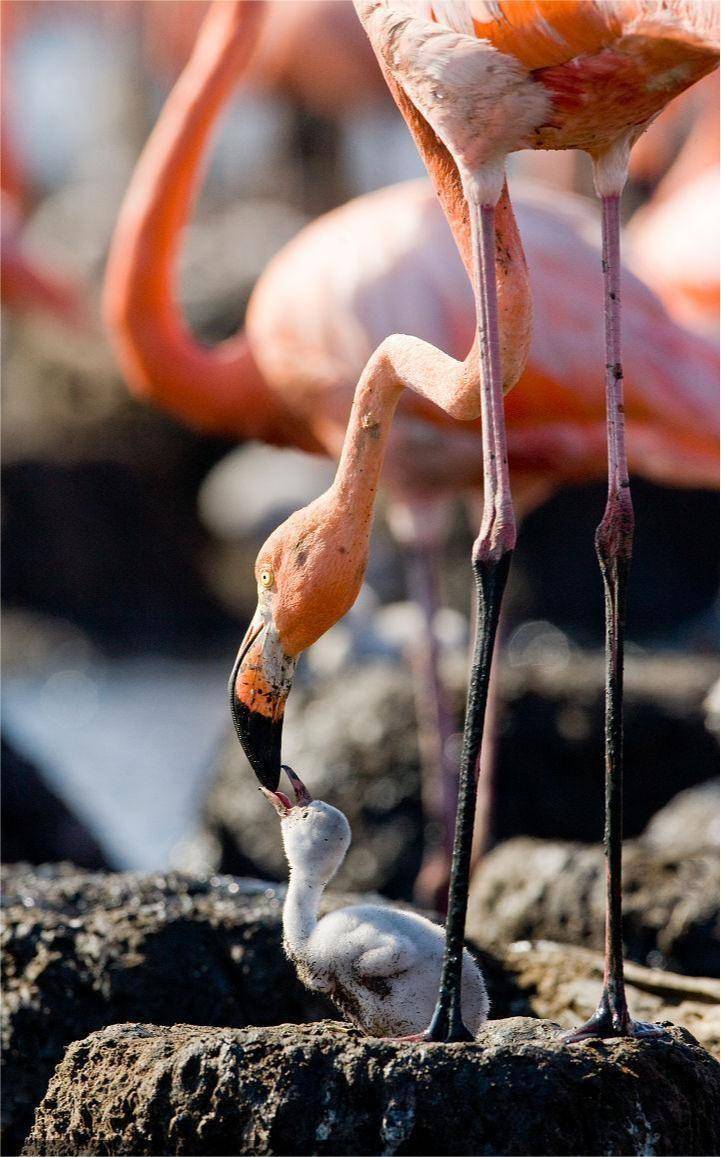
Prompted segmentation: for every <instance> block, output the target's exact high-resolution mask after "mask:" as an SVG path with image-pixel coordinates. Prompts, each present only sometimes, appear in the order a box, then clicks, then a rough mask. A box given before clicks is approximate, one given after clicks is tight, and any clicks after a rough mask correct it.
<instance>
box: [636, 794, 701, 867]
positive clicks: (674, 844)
mask: <svg viewBox="0 0 721 1157" xmlns="http://www.w3.org/2000/svg"><path fill="white" fill-rule="evenodd" d="M643 838H644V840H645V841H646V843H648V844H652V845H653V846H654V847H657V848H667V849H668V848H673V849H674V851H676V852H680V851H681V850H682V849H683V850H686V851H687V852H688V853H689V854H691V855H693V854H695V853H696V852H697V851H698V849H699V848H705V847H708V848H715V849H716V850H717V851H718V846H719V781H718V779H711V780H709V781H708V783H701V784H699V785H698V787H690V788H688V789H687V790H686V791H681V792H679V794H678V795H677V796H674V798H673V799H672V800H671V802H670V803H668V804H666V807H664V808H661V811H659V812H656V815H655V816H654V817H653V819H652V820H651V822H650V823H649V824H648V826H647V828H646V830H645V832H644V833H643Z"/></svg>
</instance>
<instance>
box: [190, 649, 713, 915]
mask: <svg viewBox="0 0 721 1157" xmlns="http://www.w3.org/2000/svg"><path fill="white" fill-rule="evenodd" d="M627 667H628V670H627V687H628V694H627V703H626V731H625V745H626V753H627V762H628V766H629V768H632V769H633V770H632V773H631V772H629V775H628V776H627V781H628V782H627V790H626V811H625V830H626V832H627V834H628V835H629V836H634V835H637V834H638V833H639V832H641V831H642V829H643V828H644V826H645V825H646V823H647V822H648V820H649V819H650V817H651V816H652V815H653V814H654V812H655V811H657V810H658V809H659V808H660V807H662V806H663V805H664V804H666V803H667V802H668V801H669V800H670V799H671V798H672V797H673V796H674V795H675V794H676V793H677V792H678V791H679V789H680V788H682V787H686V786H689V785H691V784H693V783H697V782H698V781H699V780H701V779H703V778H705V777H706V778H707V777H710V776H712V775H715V774H716V768H717V765H718V745H717V742H716V740H715V739H714V738H713V736H711V735H709V733H708V732H707V730H706V727H705V724H704V713H703V701H704V696H705V695H706V693H707V691H708V688H709V686H710V684H711V682H712V680H713V678H714V671H715V664H714V663H713V662H707V661H703V660H697V661H694V662H693V663H692V662H689V661H688V660H685V659H682V658H678V657H667V656H664V658H663V660H661V661H659V660H655V659H638V658H634V657H632V658H631V659H630V660H629V662H628V665H627ZM447 674H448V676H449V679H450V682H449V690H450V691H451V693H452V695H453V697H454V702H455V704H456V708H457V711H458V721H459V728H460V726H461V721H462V713H463V704H464V698H465V682H464V681H465V676H466V667H465V662H459V663H457V664H455V663H454V664H449V666H448V669H447ZM602 678H603V661H602V657H601V655H600V654H592V655H581V654H576V655H571V657H570V659H569V660H568V663H567V665H566V666H565V667H564V668H563V669H559V670H554V671H549V670H548V669H547V666H545V665H543V664H533V663H524V664H522V665H520V666H516V667H511V666H508V667H507V668H506V669H505V671H504V672H503V678H502V695H503V699H504V701H505V707H504V710H503V713H502V716H501V720H500V735H499V745H498V772H497V776H498V785H499V788H498V797H497V808H496V813H497V816H496V830H497V833H498V836H499V838H501V839H505V838H508V837H510V836H513V835H518V834H521V833H522V834H527V835H536V836H542V837H544V838H558V839H579V840H589V841H595V840H599V839H600V838H601V834H602V817H603V766H602V761H603V689H602ZM284 756H285V758H286V759H287V761H288V762H289V763H290V764H291V765H294V766H297V768H298V770H299V771H300V772H301V774H302V775H303V777H304V779H306V780H307V782H308V784H309V786H310V788H311V791H313V793H314V794H315V795H317V796H319V797H320V798H324V799H328V800H329V801H331V802H332V803H334V804H335V805H337V806H338V807H340V808H342V809H343V811H345V812H346V814H347V815H348V818H349V820H350V824H351V828H352V830H353V833H354V844H353V848H352V849H351V853H350V855H349V857H348V859H347V861H346V863H345V865H344V867H343V869H342V875H341V876H340V877H339V882H340V886H341V887H344V888H349V889H354V890H356V889H358V890H364V889H366V888H370V887H373V888H377V889H378V890H379V891H381V892H383V893H384V894H386V895H389V896H395V897H403V898H409V897H410V896H411V893H412V887H413V882H414V879H415V876H416V873H417V871H418V867H419V864H420V858H421V843H422V835H423V817H422V813H421V802H420V789H419V770H418V743H417V736H416V724H415V712H414V706H413V694H412V689H411V683H410V676H409V674H408V672H407V670H406V669H405V668H404V667H403V666H401V665H399V664H394V663H390V662H387V661H386V662H381V661H378V662H373V663H366V664H363V665H362V666H358V667H356V668H355V669H353V668H351V667H349V668H347V669H345V670H344V671H343V673H342V674H341V675H340V676H339V675H334V676H333V677H332V678H330V679H327V680H325V681H321V682H320V683H319V684H318V685H317V686H316V687H315V688H313V689H312V690H310V689H308V688H307V687H302V686H301V685H300V683H298V685H297V686H296V687H295V688H294V691H293V695H292V696H291V697H290V700H289V703H288V708H287V712H286V723H285V729H284ZM186 855H187V859H186V860H185V861H184V862H182V863H181V866H182V867H187V868H188V869H189V870H191V871H194V872H197V871H206V872H207V871H224V872H234V873H239V874H254V875H261V876H270V877H271V878H275V879H278V878H281V877H282V876H283V875H284V872H285V864H284V861H283V854H282V848H281V846H280V841H279V840H278V839H277V822H276V817H275V815H274V814H273V812H272V810H271V809H270V808H268V807H267V805H266V803H265V801H264V800H263V799H262V797H261V796H260V794H259V793H258V791H257V790H256V782H255V777H254V775H253V773H252V771H251V769H250V767H249V766H248V764H247V762H246V760H245V757H244V756H243V754H242V752H241V751H240V749H239V747H238V744H237V743H236V742H235V740H234V738H232V739H231V740H230V741H229V743H228V745H227V747H226V749H225V751H224V754H223V756H222V757H221V759H220V763H219V769H218V772H217V778H216V781H215V784H214V786H213V787H212V789H211V791H210V795H209V797H208V799H207V802H206V806H205V822H204V826H203V829H202V831H201V833H200V834H199V836H198V838H197V839H195V840H193V841H191V842H190V843H189V845H188V847H187V851H186ZM544 934H546V933H544ZM547 934H548V935H549V936H555V933H554V932H551V931H550V930H549V931H548V933H547Z"/></svg>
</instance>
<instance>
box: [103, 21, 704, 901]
mask: <svg viewBox="0 0 721 1157" xmlns="http://www.w3.org/2000/svg"><path fill="white" fill-rule="evenodd" d="M244 21H245V23H244ZM249 22H253V23H249ZM258 28H259V25H258V24H257V23H255V15H254V6H253V7H252V8H251V6H248V5H245V4H239V5H228V4H225V5H222V6H220V7H219V9H215V10H211V12H210V13H209V14H208V17H207V24H206V31H205V34H204V38H201V39H200V40H199V41H198V43H197V45H196V48H195V51H194V53H193V55H192V57H191V60H190V61H189V63H188V65H187V67H186V70H185V72H184V74H183V77H181V79H180V80H179V81H178V84H177V86H176V88H175V89H174V91H173V93H172V94H171V97H170V98H169V101H168V103H167V104H166V106H165V108H164V110H163V112H162V113H161V116H160V119H159V121H158V123H157V125H156V127H155V130H154V132H153V134H152V136H151V138H150V140H149V141H148V144H147V146H146V148H145V150H144V153H143V156H142V158H141V161H140V163H139V165H138V167H137V169H136V172H135V174H134V176H133V178H132V181H131V184H130V187H129V189H128V191H127V194H126V197H125V201H124V204H123V208H122V210H121V213H120V217H119V219H118V223H117V227H116V230H115V236H114V240H113V244H112V246H111V251H110V258H109V262H108V267H107V272H106V280H105V294H104V296H105V315H106V321H107V324H108V329H109V333H110V337H111V340H112V342H113V345H114V348H115V351H116V354H117V356H118V359H119V361H120V364H121V366H122V368H123V371H124V373H125V376H126V379H127V380H128V382H129V384H130V386H131V388H132V389H133V390H134V391H135V392H136V393H137V394H139V395H140V396H142V397H144V398H146V399H148V400H151V401H153V402H155V403H156V404H158V405H160V406H163V407H165V408H166V409H169V410H170V411H171V412H173V413H175V414H176V415H177V416H178V417H180V418H182V419H183V420H184V421H186V422H188V423H190V424H192V425H196V426H198V427H200V428H202V429H205V430H209V431H212V432H215V433H221V434H226V435H231V436H235V437H241V438H247V437H255V438H259V439H262V440H264V441H267V442H271V443H275V444H278V445H294V446H299V447H301V448H304V449H307V450H312V451H316V452H323V453H326V454H328V455H330V456H331V457H334V458H337V457H338V455H339V454H340V451H341V448H342V443H343V437H344V433H345V428H346V424H347V419H348V412H349V408H350V404H351V400H352V395H353V388H354V384H355V382H356V381H357V379H358V376H359V375H360V372H361V370H362V367H363V365H364V364H365V362H366V361H367V360H368V359H369V358H370V356H371V354H372V352H373V350H374V349H375V348H376V346H377V345H378V344H379V343H380V342H381V341H382V340H383V338H385V337H387V336H388V335H389V334H390V333H391V332H394V331H397V330H405V329H414V330H415V332H416V333H418V334H419V336H421V337H422V338H424V339H425V340H426V341H428V342H431V343H433V344H434V345H437V346H441V347H443V348H445V349H448V350H449V352H450V353H452V354H453V355H454V356H458V357H460V356H461V355H462V352H463V351H464V350H465V349H467V348H468V345H469V344H470V342H471V340H472V336H473V332H474V325H475V322H474V305H473V294H472V292H471V289H470V286H469V284H468V279H467V277H466V274H465V271H464V268H463V265H462V264H461V262H460V261H459V259H458V255H457V252H456V250H455V247H454V244H453V239H452V235H451V233H450V232H449V230H448V228H447V225H446V223H445V219H444V217H443V215H442V213H441V211H440V209H439V207H438V205H437V202H436V199H435V196H434V194H433V191H432V189H431V187H430V186H429V184H428V183H427V182H425V181H421V182H409V183H406V184H404V185H400V186H396V187H394V188H392V189H388V190H383V191H381V192H379V193H376V194H371V195H368V196H366V197H362V198H358V199H356V200H355V201H352V202H351V203H350V204H348V205H346V206H344V207H343V208H341V209H339V210H337V211H335V212H333V213H330V214H327V215H325V216H324V217H322V218H321V219H319V220H318V221H317V222H315V223H314V224H313V225H311V226H309V227H308V228H306V229H305V230H303V231H302V232H301V234H300V235H299V236H298V237H297V238H296V239H295V240H294V241H293V242H291V243H290V244H289V245H287V246H286V247H285V248H284V249H283V250H282V252H281V253H280V254H278V255H277V256H276V258H274V259H273V261H271V263H270V265H269V266H268V268H267V269H266V271H265V272H264V274H263V275H262V277H261V278H260V280H259V282H258V284H257V286H256V288H255V290H254V292H253V295H252V298H251V302H250V306H249V309H248V314H247V319H246V329H245V331H244V332H243V333H241V334H239V335H236V336H235V337H233V338H231V339H229V340H228V341H226V342H224V343H222V344H221V345H220V346H218V347H216V348H215V349H214V350H212V349H208V348H207V347H204V346H202V345H200V343H198V342H196V341H195V340H194V339H193V338H192V335H191V334H190V333H189V332H188V330H187V327H186V326H185V324H184V322H183V320H182V317H181V315H180V312H179V309H178V306H177V303H176V300H175V296H174V290H173V284H174V269H175V262H176V258H177V251H178V248H179V245H180V238H181V234H182V229H183V226H184V224H185V222H186V220H187V218H188V216H189V214H190V209H191V202H192V196H193V192H194V189H195V186H196V184H197V180H198V170H199V167H200V162H201V158H202V155H203V151H204V149H205V148H207V142H208V138H209V136H210V132H211V130H212V127H213V124H214V123H215V120H216V118H217V116H218V115H219V112H220V110H221V108H222V107H223V106H224V103H225V101H226V100H227V98H228V95H229V93H230V91H231V89H232V87H233V84H234V83H235V82H236V80H237V77H238V75H239V73H240V72H241V71H242V69H243V66H244V63H245V62H247V60H248V59H249V58H250V54H251V52H252V44H251V43H249V34H250V31H251V30H255V31H257V30H258ZM211 33H212V35H211ZM520 220H521V224H522V227H523V230H524V232H525V233H526V238H527V245H528V247H529V252H530V255H531V281H532V288H533V291H534V296H535V298H536V301H537V306H536V310H537V314H539V313H540V318H541V325H538V326H537V327H536V336H535V338H534V344H533V345H532V347H531V355H530V363H529V367H528V370H527V371H526V372H525V374H524V377H523V379H522V388H521V389H520V390H518V391H515V392H514V393H512V394H511V395H509V398H508V403H507V404H508V422H509V448H510V462H511V468H512V473H513V478H514V491H515V494H516V501H517V503H518V502H519V500H520V504H521V506H522V508H523V512H525V511H527V510H529V509H531V508H532V507H533V506H534V505H536V504H537V503H538V502H539V501H541V500H542V499H543V498H545V497H546V496H547V495H548V494H549V493H550V491H551V490H552V489H553V487H554V486H559V485H563V484H564V482H572V481H579V480H584V479H586V478H589V477H597V476H599V475H600V474H601V472H602V470H603V468H604V463H605V457H604V455H605V441H604V429H603V411H602V407H599V398H598V392H597V390H596V382H595V378H594V376H593V374H592V373H591V372H590V370H589V359H588V352H587V351H588V348H589V347H590V346H592V347H596V348H598V349H599V350H600V349H601V348H602V335H601V331H600V327H599V326H598V324H597V319H596V318H595V317H594V314H593V310H592V303H593V297H594V294H595V293H596V290H597V287H596V284H595V278H596V267H597V265H598V251H597V247H596V246H595V245H594V244H593V243H591V242H590V241H589V240H587V235H589V234H590V233H592V231H593V228H594V223H593V221H592V220H590V219H589V215H588V212H587V211H586V209H585V206H584V205H583V203H582V202H581V201H580V200H579V199H574V198H571V197H566V198H565V199H564V198H558V197H557V196H555V195H554V196H553V204H551V202H550V200H549V197H548V196H547V195H544V194H543V193H542V192H541V191H540V190H537V191H535V192H532V191H530V190H527V191H526V193H525V194H524V196H523V197H522V198H521V201H520ZM381 238H382V239H384V245H383V246H382V247H381V246H380V245H379V239H381ZM299 286H302V287H303V291H302V292H300V293H299V292H298V287H299ZM624 289H625V292H626V294H627V307H628V310H629V317H630V322H631V335H630V337H631V342H630V350H629V354H630V360H629V369H630V374H629V398H628V420H629V422H630V424H631V426H632V428H633V430H634V443H633V451H634V453H633V457H632V465H633V467H634V469H635V470H636V471H637V472H639V473H644V474H646V475H648V476H650V477H653V478H656V479H658V480H661V481H666V482H671V483H674V484H679V485H687V484H691V485H693V484H699V485H706V484H709V485H715V481H716V478H715V471H716V442H715V438H714V436H713V430H714V429H715V417H714V405H715V392H716V391H715V379H716V363H715V359H714V355H713V351H712V349H711V348H710V347H709V346H708V345H706V344H705V343H704V342H703V341H701V340H700V339H694V338H688V337H687V335H685V334H684V333H683V331H682V330H680V329H678V327H675V326H673V325H672V324H671V323H670V322H669V321H668V319H667V318H666V316H665V315H664V313H663V310H662V309H661V308H660V306H659V305H658V303H657V302H656V301H655V299H654V298H653V296H652V295H651V294H650V293H649V292H648V291H647V290H645V289H644V288H643V287H642V286H641V285H640V284H639V283H638V282H637V281H635V280H634V279H631V278H630V279H629V280H628V283H627V284H625V286H624ZM502 291H503V285H502ZM559 315H560V316H563V317H564V318H566V319H567V322H568V324H567V325H566V326H565V327H564V328H563V329H562V330H561V331H560V333H559V334H558V335H557V336H554V337H553V338H552V339H551V338H549V333H550V330H551V328H552V322H553V321H554V320H555V319H556V318H557V317H558V316H559ZM546 319H547V320H546ZM682 369H683V376H682V374H681V370H682ZM681 381H685V383H686V386H685V390H682V389H681V388H680V386H679V382H681ZM478 447H479V441H478V433H477V430H474V429H467V428H465V427H462V426H460V425H459V424H458V423H456V422H451V421H449V420H448V419H447V418H446V415H445V414H444V413H443V412H442V411H441V410H439V409H437V408H436V407H432V406H429V405H427V404H423V403H422V402H421V401H420V400H419V399H415V398H413V399H411V398H406V397H404V398H402V399H401V404H400V412H399V414H398V417H397V419H396V422H395V425H394V429H393V431H392V433H391V438H390V447H389V453H388V462H387V466H386V471H385V482H386V484H387V485H388V487H389V489H390V491H391V494H392V495H393V499H394V504H395V510H394V511H393V513H394V514H395V515H396V516H395V517H393V523H394V526H395V528H396V531H397V533H398V534H399V535H400V536H401V537H402V538H403V540H404V546H405V550H406V554H407V557H408V558H409V559H410V566H409V578H411V579H413V578H415V585H422V586H424V587H425V589H426V591H428V592H430V594H431V596H432V597H426V598H425V600H423V602H422V605H423V607H424V611H425V614H426V618H427V619H428V620H431V619H432V618H433V611H434V602H433V596H434V595H435V592H434V582H433V569H432V565H431V560H432V558H433V556H434V554H435V553H436V552H437V550H438V548H439V545H440V542H441V540H442V535H443V532H444V525H445V519H446V496H449V497H450V496H452V495H455V494H457V493H458V492H459V491H462V490H464V489H465V488H467V487H470V488H472V489H474V490H475V491H476V492H477V491H478V489H479V487H480V485H481V483H482V467H481V462H480V456H479V454H478ZM392 510H393V508H392ZM398 511H400V512H401V515H402V517H398V516H397V514H398ZM429 647H430V644H427V646H426V649H425V650H426V655H427V654H428V650H429ZM431 658H432V655H431ZM426 679H427V685H426V686H424V688H423V689H422V691H421V694H422V695H423V698H424V699H425V700H426V701H427V702H429V703H430V704H431V712H432V714H433V716H434V717H435V719H436V721H437V726H438V730H439V732H440V739H439V741H438V749H439V751H440V752H444V753H446V760H445V766H444V775H443V776H442V782H443V783H444V784H445V790H444V792H443V794H442V795H440V793H439V792H438V789H437V787H434V785H433V784H431V785H430V787H427V788H426V787H424V797H425V799H424V803H425V806H426V809H427V810H428V811H429V812H430V814H431V815H432V817H433V818H434V819H435V820H436V821H437V822H438V823H439V826H442V827H443V828H444V829H445V833H446V838H445V846H446V848H447V847H448V845H449V844H450V840H451V837H452V819H453V812H454V810H455V792H454V790H453V788H454V776H455V767H453V766H451V765H450V763H449V760H448V753H449V751H450V745H449V744H447V738H448V735H449V733H450V731H451V729H452V728H453V721H452V719H451V718H450V716H449V714H448V711H447V708H446V707H445V704H444V701H443V695H442V688H441V687H440V686H439V683H438V680H437V678H436V676H435V667H434V664H433V663H432V662H431V664H430V668H429V670H428V672H427V676H426ZM435 765H436V766H439V765H440V766H443V764H441V763H440V759H438V760H436V764H435ZM439 795H440V798H439ZM427 867H428V868H429V870H428V872H427V873H426V874H425V875H426V878H427V879H428V888H427V891H426V894H425V896H424V897H423V898H424V900H426V902H428V901H429V900H436V899H437V894H436V890H437V888H442V887H443V873H442V872H440V873H439V871H438V860H437V858H436V859H435V861H434V860H433V858H432V859H431V862H430V865H427ZM439 877H440V879H439Z"/></svg>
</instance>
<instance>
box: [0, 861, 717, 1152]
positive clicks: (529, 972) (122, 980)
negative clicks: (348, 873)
mask: <svg viewBox="0 0 721 1157" xmlns="http://www.w3.org/2000/svg"><path fill="white" fill-rule="evenodd" d="M283 898H284V889H283V888H282V887H279V886H278V885H268V884H265V883H262V882H259V881H256V880H240V879H233V878H231V877H212V878H211V879H209V880H190V879H188V878H187V877H184V876H181V875H178V874H170V875H167V876H162V875H153V876H142V875H138V874H131V873H128V874H122V875H107V876H106V875H100V874H84V873H81V872H78V871H77V870H76V869H73V868H69V867H57V866H53V867H51V868H47V867H46V868H43V869H39V870H32V869H29V868H23V867H17V868H14V869H6V871H5V881H4V895H3V901H4V904H5V912H4V917H5V918H4V929H3V978H4V987H5V993H4V1013H5V1015H4V1018H3V1034H4V1035H3V1046H4V1047H3V1059H4V1063H5V1076H4V1081H3V1094H4V1095H3V1103H2V1108H3V1116H4V1121H3V1127H4V1151H5V1152H7V1153H11V1152H17V1151H18V1149H19V1148H20V1146H21V1145H22V1141H23V1139H24V1137H25V1136H26V1134H27V1131H28V1129H29V1128H30V1124H31V1122H32V1114H33V1111H34V1109H35V1107H36V1105H37V1104H38V1103H39V1102H40V1100H41V1099H42V1097H43V1095H44V1094H45V1091H46V1088H47V1084H48V1081H49V1080H50V1078H51V1076H52V1073H53V1069H54V1068H55V1066H56V1065H57V1064H58V1062H59V1061H60V1060H61V1058H62V1056H63V1052H64V1050H65V1049H66V1047H67V1046H68V1045H69V1044H70V1043H71V1042H72V1041H77V1040H81V1039H82V1038H84V1037H85V1036H87V1035H88V1033H90V1032H92V1031H94V1030H95V1029H99V1028H102V1027H104V1026H107V1025H111V1024H115V1023H122V1022H123V1021H127V1020H128V1019H129V1018H132V1019H134V1020H136V1021H152V1022H154V1023H155V1024H167V1025H170V1024H174V1023H176V1022H178V1021H187V1022H190V1023H194V1024H198V1025H205V1026H208V1025H211V1026H212V1025H216V1026H221V1025H226V1026H228V1025H230V1026H236V1027H240V1026H243V1025H247V1024H255V1025H270V1024H279V1023H282V1022H286V1021H312V1020H317V1019H318V1018H319V1017H321V1016H326V1017H327V1016H329V1015H334V1012H333V1010H332V1009H331V1008H330V1006H329V1005H327V1004H326V1003H325V1002H323V1001H322V1000H320V999H319V998H317V997H314V996H313V995H312V994H311V993H309V992H307V991H306V990H305V989H304V988H302V987H301V986H300V984H299V983H298V981H297V979H296V977H295V974H294V972H293V970H292V968H291V967H290V966H289V964H288V962H287V961H286V959H285V957H284V955H283V950H282V945H281V923H280V920H281V907H282V903H283ZM357 899H358V897H348V896H344V895H342V894H338V893H335V894H330V895H329V896H328V899H327V905H326V907H330V906H332V905H337V904H342V903H347V902H349V901H351V900H357ZM480 959H481V966H482V968H483V971H484V974H485V976H486V980H487V983H488V987H489V991H490V995H491V1008H492V1013H491V1014H492V1016H493V1017H496V1018H497V1017H502V1016H519V1015H535V1016H540V1017H551V1018H552V1019H554V1020H557V1021H558V1022H559V1023H560V1024H561V1025H563V1026H564V1027H571V1026H572V1025H575V1024H579V1023H581V1022H582V1021H583V1020H585V1019H586V1018H587V1017H588V1016H589V1015H590V1014H591V1012H592V1011H593V1009H594V1008H595V1005H596V1003H597V1001H598V994H599V991H600V986H601V975H602V971H603V961H602V957H601V956H600V955H599V954H598V953H595V952H589V951H583V950H581V949H572V948H567V947H564V946H560V945H557V944H548V943H544V944H538V945H536V944H534V945H531V944H528V943H522V944H517V945H511V946H510V947H509V948H500V949H498V950H497V952H496V953H495V954H491V953H489V952H483V953H480ZM629 981H630V983H629V990H628V994H629V1004H630V1007H631V1011H632V1013H633V1014H634V1015H635V1016H637V1017H639V1018H641V1019H645V1020H657V1021H658V1020H669V1019H670V1020H673V1021H674V1022H675V1023H678V1024H681V1025H683V1026H685V1027H686V1028H690V1029H691V1031H692V1032H693V1033H694V1035H695V1036H696V1037H697V1038H698V1039H699V1040H700V1041H701V1042H702V1043H703V1044H704V1045H705V1046H706V1047H707V1048H709V1049H710V1050H711V1051H715V1052H717V1051H718V1022H717V1018H716V1009H717V1005H718V995H719V992H718V987H719V986H718V983H715V982H713V981H709V980H705V981H700V980H694V979H688V978H684V977H676V976H673V975H671V974H668V973H664V974H661V976H660V975H659V974H658V973H654V972H651V971H650V970H648V969H645V968H639V967H638V966H636V967H635V968H631V970H630V973H629Z"/></svg>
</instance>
